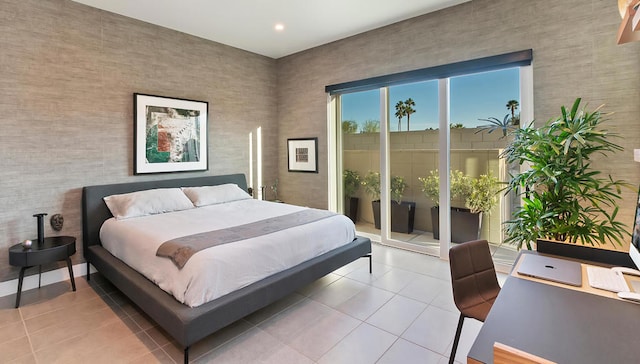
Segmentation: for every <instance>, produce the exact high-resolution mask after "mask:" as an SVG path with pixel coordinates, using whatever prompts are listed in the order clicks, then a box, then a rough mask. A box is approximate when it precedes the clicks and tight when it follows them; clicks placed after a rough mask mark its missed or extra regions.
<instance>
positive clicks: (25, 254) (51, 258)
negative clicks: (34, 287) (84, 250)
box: [9, 236, 76, 308]
mask: <svg viewBox="0 0 640 364" xmlns="http://www.w3.org/2000/svg"><path fill="white" fill-rule="evenodd" d="M75 252H76V238H74V237H73V236H53V237H48V238H44V242H43V243H42V244H38V240H37V239H35V240H33V245H31V247H30V248H25V247H23V246H22V244H16V245H14V246H12V247H10V248H9V264H11V265H13V266H16V267H22V268H21V269H20V276H19V279H18V293H17V295H16V308H18V307H19V306H20V294H21V293H22V280H23V279H24V271H25V270H26V269H27V268H31V267H33V266H36V265H37V266H38V288H40V278H41V273H42V271H41V266H42V264H46V263H52V262H56V261H59V260H65V261H66V262H67V267H68V268H69V277H70V279H71V287H72V288H73V290H74V291H75V290H76V282H75V280H74V279H73V268H72V266H71V259H69V257H70V256H72V255H73V254H75Z"/></svg>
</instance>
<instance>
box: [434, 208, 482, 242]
mask: <svg viewBox="0 0 640 364" xmlns="http://www.w3.org/2000/svg"><path fill="white" fill-rule="evenodd" d="M481 223H482V212H476V213H473V212H471V210H469V209H465V208H462V207H451V242H452V243H464V242H466V241H471V240H478V239H479V238H480V227H481ZM431 225H432V226H433V238H434V239H440V207H438V206H435V207H432V208H431Z"/></svg>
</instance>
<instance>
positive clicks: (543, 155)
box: [502, 98, 629, 249]
mask: <svg viewBox="0 0 640 364" xmlns="http://www.w3.org/2000/svg"><path fill="white" fill-rule="evenodd" d="M580 102H581V99H580V98H578V99H576V100H575V102H574V103H573V106H572V107H571V110H567V109H566V108H565V107H564V106H562V107H561V108H560V110H561V115H560V116H559V117H557V118H553V119H550V120H549V121H547V122H546V123H545V124H544V125H543V126H542V127H541V128H535V127H534V126H533V123H531V124H529V125H528V126H525V127H522V128H520V129H516V131H515V132H514V133H513V140H512V141H511V142H510V143H509V144H508V145H507V147H506V148H505V150H504V152H503V153H502V156H503V157H504V158H506V160H507V162H508V163H515V164H519V165H522V164H524V163H527V164H528V165H529V167H528V169H527V170H525V171H523V172H520V173H519V174H517V175H515V176H513V178H512V179H511V181H510V182H509V185H508V187H507V191H513V192H514V193H516V194H517V195H518V196H520V197H521V199H522V205H521V206H520V207H519V208H518V209H517V210H516V211H515V213H514V215H513V219H511V220H508V221H506V222H505V232H506V235H507V238H506V239H505V242H507V243H512V244H516V245H517V247H518V249H520V248H522V246H523V245H524V246H526V247H527V249H531V248H532V244H533V243H534V242H536V240H537V239H545V240H555V241H561V242H569V243H574V244H575V243H582V244H589V245H600V244H605V243H617V244H621V242H620V241H621V239H622V238H623V237H624V236H626V235H628V234H629V232H628V231H627V229H626V226H625V225H624V224H623V223H621V222H620V221H617V220H616V215H617V213H618V204H617V201H618V200H619V199H620V192H621V187H623V186H628V185H627V184H626V183H625V182H623V181H621V180H614V179H613V178H612V177H611V176H610V175H607V176H603V174H602V172H601V171H598V170H595V169H594V168H593V167H592V163H591V160H592V156H593V155H595V154H599V155H604V156H608V155H609V154H611V153H614V152H617V151H621V150H622V147H621V146H619V145H617V144H615V143H613V142H611V141H609V140H608V138H610V137H616V136H617V135H616V134H613V133H610V132H608V131H607V130H605V129H603V127H602V123H603V122H604V118H603V115H602V114H601V113H600V108H601V107H598V108H597V109H595V110H594V111H593V112H589V111H587V110H585V108H584V107H583V108H580Z"/></svg>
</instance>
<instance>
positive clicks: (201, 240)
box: [156, 209, 336, 268]
mask: <svg viewBox="0 0 640 364" xmlns="http://www.w3.org/2000/svg"><path fill="white" fill-rule="evenodd" d="M334 215H336V214H335V213H333V212H331V211H327V210H318V209H305V210H302V211H298V212H294V213H290V214H286V215H282V216H276V217H272V218H268V219H264V220H259V221H255V222H251V223H248V224H244V225H238V226H232V227H230V228H226V229H220V230H214V231H207V232H204V233H199V234H193V235H188V236H183V237H179V238H176V239H172V240H169V241H165V242H164V243H162V245H160V247H159V248H158V250H157V251H156V255H157V256H159V257H166V258H169V259H171V261H173V263H174V264H175V265H176V266H177V267H178V268H182V267H184V265H185V264H187V261H188V260H189V258H191V257H192V256H193V255H194V254H195V253H197V252H199V251H200V250H204V249H207V248H211V247H214V246H217V245H222V244H228V243H233V242H236V241H240V240H245V239H251V238H255V237H258V236H261V235H266V234H271V233H274V232H277V231H280V230H285V229H289V228H292V227H295V226H299V225H304V224H308V223H311V222H314V221H318V220H322V219H326V218H328V217H331V216H334Z"/></svg>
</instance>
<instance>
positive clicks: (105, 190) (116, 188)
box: [82, 174, 247, 254]
mask: <svg viewBox="0 0 640 364" xmlns="http://www.w3.org/2000/svg"><path fill="white" fill-rule="evenodd" d="M225 183H235V184H237V185H238V187H240V188H242V189H243V190H245V191H246V190H247V180H246V178H245V175H244V174H227V175H221V176H206V177H194V178H180V179H165V180H159V181H145V182H129V183H118V184H110V185H100V186H88V187H84V188H83V189H82V240H83V248H84V252H85V254H86V252H87V247H88V246H90V245H97V244H100V227H101V226H102V223H103V222H104V221H105V220H107V219H109V218H111V217H112V216H113V215H111V211H109V209H108V208H107V205H106V204H105V203H104V200H103V199H102V198H103V197H105V196H109V195H114V194H120V193H128V192H134V191H141V190H148V189H152V188H169V187H197V186H215V185H221V184H225Z"/></svg>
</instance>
